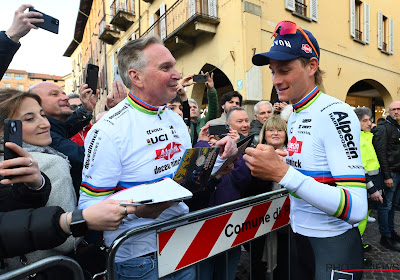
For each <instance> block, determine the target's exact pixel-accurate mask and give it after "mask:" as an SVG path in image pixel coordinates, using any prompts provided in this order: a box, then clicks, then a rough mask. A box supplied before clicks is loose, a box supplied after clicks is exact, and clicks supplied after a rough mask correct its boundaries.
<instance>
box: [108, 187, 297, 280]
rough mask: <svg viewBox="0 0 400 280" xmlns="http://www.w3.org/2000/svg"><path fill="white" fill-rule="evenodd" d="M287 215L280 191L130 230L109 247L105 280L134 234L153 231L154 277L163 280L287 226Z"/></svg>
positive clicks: (285, 199)
mask: <svg viewBox="0 0 400 280" xmlns="http://www.w3.org/2000/svg"><path fill="white" fill-rule="evenodd" d="M289 212H290V205H289V196H288V192H287V190H286V189H281V190H277V191H272V192H268V193H264V194H260V195H256V196H252V197H249V198H243V199H239V200H235V201H232V202H228V203H225V204H222V205H218V206H215V207H210V208H206V209H202V210H199V211H195V212H191V213H188V214H185V215H182V216H179V217H176V218H174V219H170V220H167V221H163V222H158V223H154V224H150V225H144V226H140V227H136V228H132V229H130V230H127V231H125V232H124V233H122V234H121V235H120V236H119V237H118V238H116V239H115V240H114V242H113V243H112V244H111V246H110V250H109V255H108V259H107V279H109V280H114V260H115V255H116V253H117V250H118V248H119V247H120V246H121V244H122V243H123V242H124V241H125V240H127V239H128V238H130V237H132V236H134V235H135V234H138V233H141V232H146V231H153V230H155V231H156V234H157V241H158V242H157V248H158V250H157V258H158V273H159V277H164V276H166V275H169V274H171V273H173V272H176V271H178V270H180V269H183V268H186V267H188V266H191V265H193V264H195V263H198V262H200V261H202V260H205V259H207V258H210V257H212V256H214V255H216V254H219V253H222V252H225V251H227V250H229V249H231V248H233V247H235V246H238V245H241V244H243V243H245V242H249V241H250V242H251V240H253V239H255V238H258V237H260V236H262V235H265V234H267V233H269V232H272V231H275V230H276V229H278V228H281V227H283V226H286V225H288V224H289ZM210 231H213V232H212V234H211V235H212V236H214V238H210V234H209V233H210ZM199 248H202V250H199ZM250 267H251V258H250ZM270 274H272V272H271V273H270ZM250 279H251V269H250ZM271 279H272V278H271Z"/></svg>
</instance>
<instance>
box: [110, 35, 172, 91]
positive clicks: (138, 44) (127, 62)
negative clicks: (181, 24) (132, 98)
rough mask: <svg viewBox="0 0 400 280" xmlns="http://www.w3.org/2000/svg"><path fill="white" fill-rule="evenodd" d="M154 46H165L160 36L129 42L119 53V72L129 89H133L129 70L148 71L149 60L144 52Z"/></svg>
mask: <svg viewBox="0 0 400 280" xmlns="http://www.w3.org/2000/svg"><path fill="white" fill-rule="evenodd" d="M153 44H159V45H164V44H163V42H162V41H161V39H160V38H159V37H158V36H153V35H151V36H146V37H144V38H140V39H137V40H133V41H130V42H128V43H127V44H126V45H125V46H123V47H122V49H121V50H120V51H119V52H118V71H119V74H120V75H121V79H122V81H123V82H124V84H125V86H126V87H127V88H129V89H130V88H131V87H132V84H131V80H130V78H129V70H130V69H136V70H138V71H144V70H145V69H146V67H147V64H148V59H147V57H146V56H145V55H143V50H144V49H145V48H146V47H147V46H148V45H153Z"/></svg>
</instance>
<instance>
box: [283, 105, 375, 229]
mask: <svg viewBox="0 0 400 280" xmlns="http://www.w3.org/2000/svg"><path fill="white" fill-rule="evenodd" d="M336 109H337V108H336ZM340 109H343V108H340ZM338 120H339V121H340V120H341V122H338ZM318 128H319V129H318V131H319V135H318V136H317V135H315V136H314V137H319V140H320V141H321V143H322V146H323V147H324V149H325V151H324V153H325V154H326V158H327V161H328V165H329V169H330V172H331V174H332V177H333V178H334V181H335V184H336V186H331V185H328V184H324V183H320V182H317V181H316V180H315V179H314V178H312V177H309V176H306V175H304V174H302V173H301V172H299V171H297V170H295V169H294V168H293V167H290V168H289V170H288V172H287V173H286V175H285V176H284V177H283V179H282V180H281V181H280V182H279V184H281V185H282V186H284V187H285V188H287V189H288V190H289V191H290V192H292V193H293V194H294V195H295V196H299V197H301V198H302V199H304V200H305V201H307V202H308V203H309V204H311V205H313V206H314V207H316V208H318V209H320V210H321V211H323V212H325V213H327V214H329V215H332V216H334V217H336V218H339V219H342V220H344V221H346V222H348V223H350V224H355V223H357V222H359V221H361V220H363V219H364V218H365V216H366V214H367V208H368V203H367V192H366V187H365V176H364V170H363V168H362V162H361V154H360V133H359V132H360V130H361V129H360V122H359V121H358V118H357V117H356V115H355V114H354V112H352V111H351V109H347V108H344V109H343V110H342V112H337V111H336V112H335V111H331V112H330V113H329V114H326V115H324V116H322V117H321V120H319V126H318ZM314 160H318V159H314Z"/></svg>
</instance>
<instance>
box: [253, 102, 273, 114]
mask: <svg viewBox="0 0 400 280" xmlns="http://www.w3.org/2000/svg"><path fill="white" fill-rule="evenodd" d="M264 104H268V105H269V107H271V111H272V113H273V112H274V107H273V106H272V104H271V102H269V101H265V100H261V101H259V102H257V104H256V105H254V114H256V115H258V107H260V106H261V105H264Z"/></svg>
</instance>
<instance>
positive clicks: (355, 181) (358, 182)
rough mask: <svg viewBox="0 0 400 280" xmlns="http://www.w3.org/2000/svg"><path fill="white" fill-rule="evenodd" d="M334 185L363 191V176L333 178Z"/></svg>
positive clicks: (364, 186)
mask: <svg viewBox="0 0 400 280" xmlns="http://www.w3.org/2000/svg"><path fill="white" fill-rule="evenodd" d="M333 178H334V179H335V182H336V185H338V186H346V187H354V188H362V189H365V188H366V185H365V176H364V175H348V176H334V177H333Z"/></svg>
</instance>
